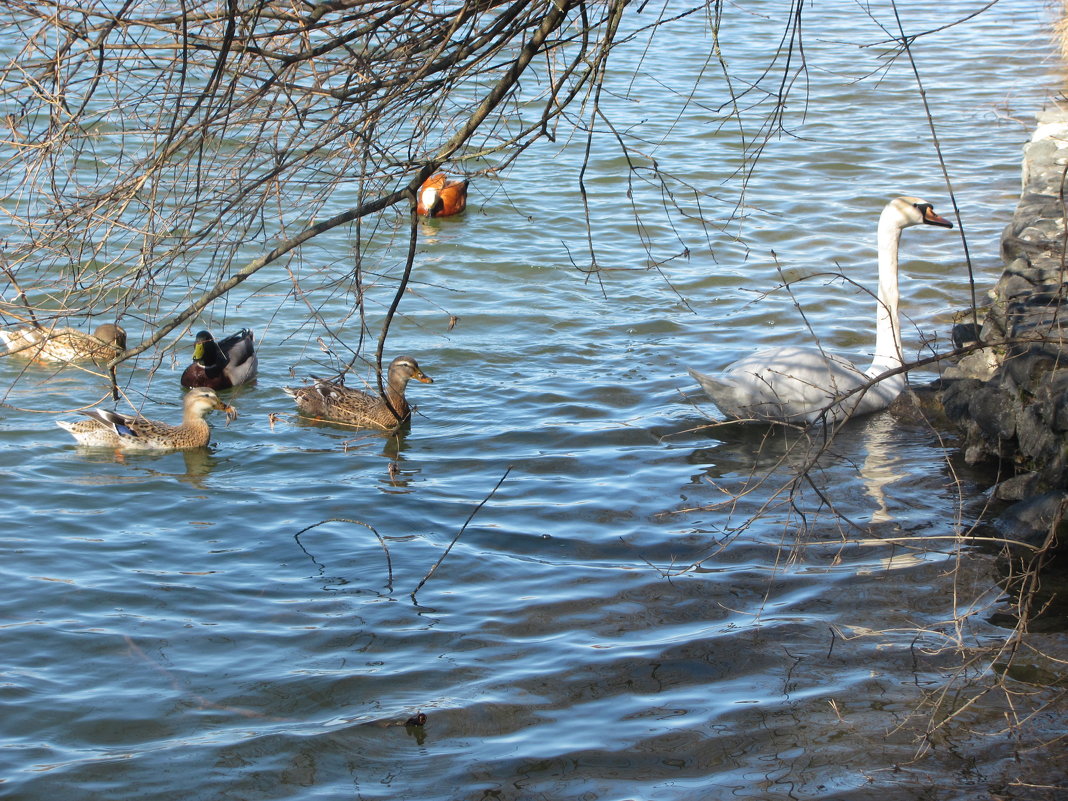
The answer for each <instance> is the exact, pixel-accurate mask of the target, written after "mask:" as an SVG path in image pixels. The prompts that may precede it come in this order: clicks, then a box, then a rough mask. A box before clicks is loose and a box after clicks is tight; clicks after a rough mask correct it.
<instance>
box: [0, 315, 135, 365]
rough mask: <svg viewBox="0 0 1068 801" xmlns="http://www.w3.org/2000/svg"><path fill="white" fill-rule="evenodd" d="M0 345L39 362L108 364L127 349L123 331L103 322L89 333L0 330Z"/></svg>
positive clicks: (31, 329)
mask: <svg viewBox="0 0 1068 801" xmlns="http://www.w3.org/2000/svg"><path fill="white" fill-rule="evenodd" d="M0 342H3V343H4V344H5V345H6V346H7V349H8V350H9V351H10V352H11V353H13V354H16V355H18V356H24V357H26V358H28V359H32V360H34V361H38V362H77V361H97V362H107V361H110V360H111V359H113V358H115V356H117V355H118V354H120V353H122V352H123V351H124V350H126V331H124V330H123V328H122V326H119V325H116V324H115V323H105V324H104V325H101V326H99V327H97V329H96V330H95V331H94V332H93V333H92V334H86V333H85V332H83V331H79V330H78V329H77V328H41V327H37V328H33V327H26V328H17V329H14V330H10V331H0Z"/></svg>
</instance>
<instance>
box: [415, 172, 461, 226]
mask: <svg viewBox="0 0 1068 801" xmlns="http://www.w3.org/2000/svg"><path fill="white" fill-rule="evenodd" d="M468 183H469V181H468V180H467V179H466V178H465V179H463V180H462V181H449V179H448V177H447V176H446V175H445V173H443V172H439V173H438V174H437V175H432V176H430V177H429V178H427V179H426V180H425V181H423V185H422V186H420V187H419V192H418V195H417V197H416V200H417V202H416V207H415V212H416V214H419V215H420V216H423V217H451V216H452V215H453V214H459V213H460V212H461V211H463V210H464V209H465V208H467V185H468Z"/></svg>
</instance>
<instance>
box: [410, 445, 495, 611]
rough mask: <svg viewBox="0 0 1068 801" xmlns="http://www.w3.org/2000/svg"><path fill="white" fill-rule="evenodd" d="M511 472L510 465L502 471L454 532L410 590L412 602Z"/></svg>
mask: <svg viewBox="0 0 1068 801" xmlns="http://www.w3.org/2000/svg"><path fill="white" fill-rule="evenodd" d="M511 472H512V467H511V465H509V466H508V469H507V470H505V471H504V475H503V476H501V478H500V480H499V481H498V482H497V484H496V485H495V486H494V487H493V489H491V490H490V491H489V494H488V495H487V496H486V497H485V498H483V499H482V500H481V501H479V502H478V506H476V507H475V508H474V509H473V510H472V511H471V514H469V515H468V516H467V520H465V521H464V524H463V525H462V526H460V530H459V531H457V532H456V536H455V537H453V538H452V542H450V543H449V546H448V547H447V548H446V549H445V551H444V552H443V553H442V554H441V556H440V557H438V561H436V562H435V563H434V565H433V567H431V568H430V570H428V571H427V574H426V575H425V576H423V580H422V581H420V582H419V583H418V584H417V585H416V587H415V589H414V590H412V601H415V594H416V593H417V592H419V590H421V589H422V588H423V585H424V584H426V583H427V581H428V580H429V579H430V577H431V576H433V575H434V571H436V570H437V569H438V567H440V566H441V563H442V562H444V561H445V557H446V556H448V555H449V551H451V550H452V547H453V546H454V545H455V544H456V543H457V542H459V541H460V535H462V534H463V533H464V531H465V530H466V529H467V526H468V524H470V522H471V521H472V520H473V519H474V517H475V515H477V514H478V510H479V509H481V508H482V507H483V506H485V505H486V502H487V501H488V500H489V499H490V498H492V497H493V496H494V494H496V492H497V490H499V489H500V488H501V484H503V483H504V480H505V479H506V478H508V474H509V473H511Z"/></svg>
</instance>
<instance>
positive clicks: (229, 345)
mask: <svg viewBox="0 0 1068 801" xmlns="http://www.w3.org/2000/svg"><path fill="white" fill-rule="evenodd" d="M253 340H254V337H253V335H252V332H251V331H249V330H248V329H247V328H242V329H241V330H240V331H238V332H237V333H236V334H231V335H230V336H228V337H226V339H221V340H219V341H217V342H216V340H215V337H213V336H212V335H211V332H210V331H200V332H199V333H197V338H196V342H195V343H194V345H193V363H192V364H190V365H189V366H188V367H186V368H185V372H183V373H182V386H183V387H208V388H209V389H216V390H217V389H230V388H231V387H236V386H238V385H240V384H244V383H247V382H248V381H251V380H252V379H254V378H255V377H256V368H257V365H258V360H257V358H256V352H255V349H254V347H253Z"/></svg>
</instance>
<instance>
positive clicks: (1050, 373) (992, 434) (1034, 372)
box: [941, 107, 1068, 546]
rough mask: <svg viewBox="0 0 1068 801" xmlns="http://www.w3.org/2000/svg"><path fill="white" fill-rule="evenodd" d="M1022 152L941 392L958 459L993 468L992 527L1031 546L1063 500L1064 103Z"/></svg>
mask: <svg viewBox="0 0 1068 801" xmlns="http://www.w3.org/2000/svg"><path fill="white" fill-rule="evenodd" d="M1023 156H1024V157H1023V186H1022V191H1021V194H1020V200H1019V203H1018V205H1017V207H1016V211H1015V213H1014V215H1013V219H1012V222H1011V223H1010V224H1009V225H1008V226H1007V227H1006V229H1005V231H1004V233H1003V234H1002V238H1001V256H1002V261H1003V263H1004V264H1005V271H1004V273H1003V274H1002V276H1001V279H1000V280H999V281H998V283H997V285H996V286H995V287H994V289H993V290H992V292H991V293H990V294H991V298H992V300H991V304H990V306H989V307H988V308H987V309H986V316H985V320H984V321H983V323H982V325H981V330H980V332H979V336H978V337H977V338H976V337H975V332H974V329H972V330H971V331H969V330H968V329H969V327H967V326H958V328H957V330H955V331H954V335H955V336H954V339H955V341H957V342H958V344H964V346H965V348H971V352H970V353H968V355H966V356H964V357H963V358H962V359H961V360H960V361H959V362H958V363H957V364H955V365H954V366H952V367H950V368H948V369H947V370H946V371H945V372H944V374H943V380H942V391H941V401H942V406H943V408H944V410H945V413H946V416H947V417H948V418H949V419H950V420H951V421H952V422H954V423H955V424H956V425H957V426H958V427H959V428H960V430H961V431H962V436H963V443H962V447H963V450H964V457H965V460H966V461H967V462H968V463H970V464H981V463H992V464H995V465H997V466H998V468H999V471H1000V473H999V475H1000V476H1003V479H1002V480H1000V481H999V482H998V483H997V484H996V485H995V487H994V489H993V496H994V498H995V499H996V500H999V501H1006V502H1011V503H1013V505H1012V506H1010V507H1009V508H1008V509H1007V510H1005V512H1004V513H1003V514H1002V516H1001V517H1002V520H1001V524H1002V525H1001V526H1000V527H1002V528H1003V529H1004V528H1005V527H1006V526H1007V527H1008V528H1010V529H1011V531H1006V532H1005V534H1006V535H1007V536H1011V538H1019V539H1022V540H1023V541H1026V542H1028V543H1030V544H1032V545H1036V546H1041V545H1042V544H1044V543H1046V542H1048V541H1049V540H1051V538H1052V536H1053V535H1054V534H1055V531H1056V528H1057V527H1058V525H1059V524H1060V522H1061V520H1062V518H1063V517H1064V516H1065V511H1066V509H1068V492H1066V491H1065V490H1066V487H1068V307H1065V308H1062V302H1063V301H1064V299H1065V298H1066V296H1068V263H1066V258H1065V254H1066V244H1068V225H1066V213H1068V109H1065V108H1059V107H1050V108H1048V109H1046V110H1044V111H1043V112H1041V113H1040V114H1039V115H1038V127H1037V128H1036V130H1035V132H1034V134H1033V136H1032V138H1031V141H1030V142H1029V143H1028V144H1027V145H1026V146H1025V147H1024V154H1023ZM962 332H963V334H962ZM969 333H970V334H971V336H969ZM976 339H977V341H973V342H971V343H970V344H969V343H968V342H967V341H968V340H976Z"/></svg>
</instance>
